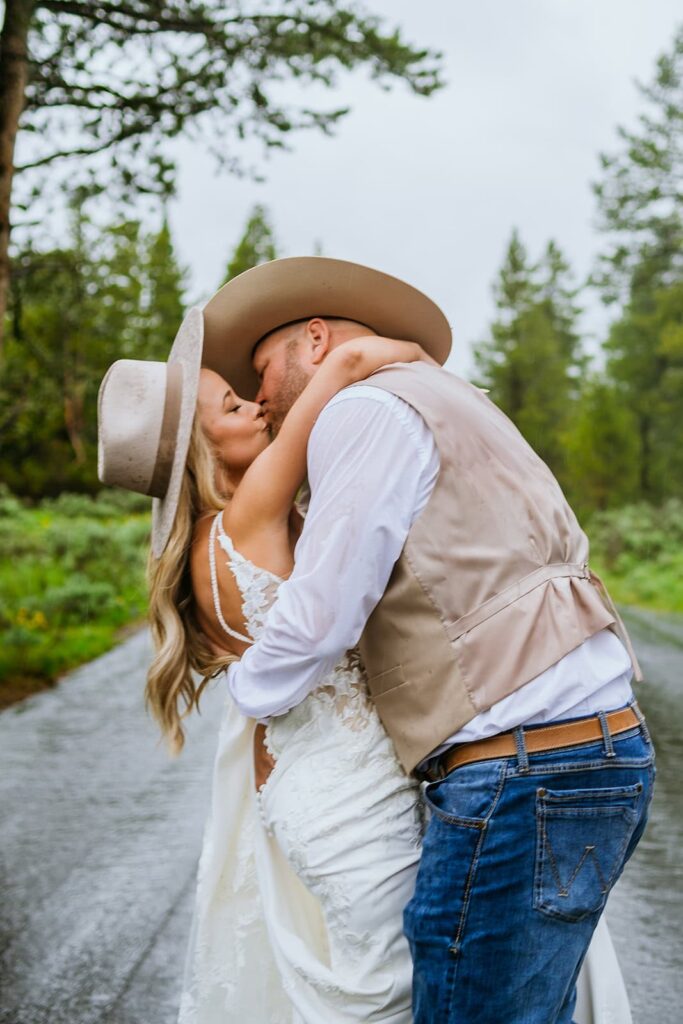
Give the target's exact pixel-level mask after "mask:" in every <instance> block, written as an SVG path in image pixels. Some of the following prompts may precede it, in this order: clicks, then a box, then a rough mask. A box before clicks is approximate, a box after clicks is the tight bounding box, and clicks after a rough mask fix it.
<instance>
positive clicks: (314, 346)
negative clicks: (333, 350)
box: [306, 317, 330, 366]
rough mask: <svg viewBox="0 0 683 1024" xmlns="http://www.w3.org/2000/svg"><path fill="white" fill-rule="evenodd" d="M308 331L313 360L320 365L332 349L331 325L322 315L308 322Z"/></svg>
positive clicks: (316, 364)
mask: <svg viewBox="0 0 683 1024" xmlns="http://www.w3.org/2000/svg"><path fill="white" fill-rule="evenodd" d="M306 333H307V335H308V341H309V344H310V346H311V362H312V363H313V364H314V365H315V366H318V365H319V364H320V363H322V361H323V359H324V358H325V356H326V355H327V353H328V352H329V351H330V328H329V325H328V324H327V323H326V322H325V321H324V320H321V319H320V317H315V319H313V320H309V321H308V323H307V324H306Z"/></svg>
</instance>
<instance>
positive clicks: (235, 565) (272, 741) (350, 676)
mask: <svg viewBox="0 0 683 1024" xmlns="http://www.w3.org/2000/svg"><path fill="white" fill-rule="evenodd" d="M215 542H217V543H218V544H219V545H220V548H221V549H222V551H223V552H224V553H225V555H226V556H227V564H228V566H229V567H230V570H231V571H232V574H233V576H234V577H235V582H236V583H237V586H238V588H239V590H240V594H241V595H242V612H243V615H244V621H245V623H246V627H247V630H248V632H249V636H242V635H241V634H239V633H236V632H235V631H234V630H232V629H231V628H230V627H229V626H228V625H227V623H225V622H224V621H222V614H221V612H220V603H219V602H218V591H217V587H214V602H215V604H216V614H217V615H218V618H219V621H221V624H222V625H223V628H224V629H225V630H226V631H227V632H228V633H229V634H230V635H231V636H236V637H237V639H240V640H243V641H245V642H247V643H248V642H250V641H254V640H258V639H259V637H260V636H261V634H262V633H263V630H264V627H265V623H266V618H267V615H268V612H269V610H270V608H271V606H272V605H273V604H274V602H275V599H276V597H277V591H278V588H279V586H280V585H281V584H282V583H283V582H284V581H283V579H282V578H281V577H280V576H276V575H275V574H274V573H272V572H270V571H269V570H268V569H263V568H261V567H260V566H257V565H254V563H253V562H251V561H250V560H249V559H248V558H245V557H244V555H242V554H240V552H239V551H237V550H236V548H235V545H234V544H233V542H232V539H231V538H230V537H229V536H228V534H227V533H226V532H225V530H224V528H223V521H222V515H220V514H219V515H217V516H216V518H215V519H214V523H213V526H212V528H211V541H210V549H209V550H210V552H211V556H212V558H213V557H214V556H215V552H214V547H215ZM212 581H215V567H214V566H212ZM321 716H322V717H324V718H328V719H329V717H330V716H332V717H333V718H334V719H335V724H337V725H342V726H343V727H345V728H350V729H353V730H354V731H357V730H359V729H363V728H365V727H366V726H367V724H368V722H369V721H370V720H372V721H373V722H376V723H377V725H378V724H379V723H378V721H377V714H376V711H375V710H374V705H372V703H371V701H370V698H369V696H368V692H367V686H366V678H365V674H364V671H363V668H362V664H361V661H360V656H359V653H358V651H357V650H356V649H354V650H352V651H348V652H347V653H346V654H345V655H344V656H343V658H342V659H341V660H340V662H339V663H338V664H337V665H336V666H335V668H334V669H333V670H332V672H330V673H329V675H328V676H326V677H325V679H324V680H323V682H322V683H321V685H320V686H319V687H318V688H317V689H316V690H314V691H313V693H311V694H309V696H308V697H307V698H305V700H303V701H302V702H301V704H299V705H297V707H295V708H292V710H291V711H289V712H288V713H287V714H285V715H278V716H277V717H275V718H272V719H271V720H270V722H269V724H268V727H267V730H266V744H267V746H268V748H269V750H270V752H271V754H272V755H273V756H274V757H278V756H279V755H280V754H281V752H282V749H283V747H284V745H285V744H286V743H287V742H290V741H291V739H292V737H293V734H294V733H295V732H298V731H299V730H300V729H302V728H304V727H309V726H312V725H313V723H315V725H316V727H317V728H319V729H323V728H328V727H329V723H328V726H323V724H322V721H321Z"/></svg>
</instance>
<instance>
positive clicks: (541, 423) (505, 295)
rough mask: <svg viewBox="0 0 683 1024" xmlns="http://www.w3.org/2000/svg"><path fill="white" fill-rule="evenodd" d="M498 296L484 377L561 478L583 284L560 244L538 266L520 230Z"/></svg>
mask: <svg viewBox="0 0 683 1024" xmlns="http://www.w3.org/2000/svg"><path fill="white" fill-rule="evenodd" d="M494 296H495V300H496V308H497V318H496V320H495V322H494V323H493V324H492V325H491V332H490V337H489V339H488V340H486V341H485V342H483V343H481V344H480V345H478V346H476V348H475V350H474V357H475V364H476V367H477V370H478V381H479V383H480V384H481V385H482V386H484V387H487V388H489V389H490V392H491V398H492V399H493V400H494V401H495V402H496V403H497V404H498V405H499V406H500V408H501V409H502V410H503V412H505V413H506V414H507V415H508V416H509V417H510V418H511V419H512V420H513V422H514V423H515V424H516V425H517V426H518V427H519V429H520V430H521V432H522V434H523V435H524V436H525V438H526V439H527V441H529V443H530V444H531V446H532V447H533V448H534V449H535V450H536V451H537V452H538V454H539V455H540V456H541V458H542V459H544V461H545V462H547V463H548V465H549V466H550V467H551V469H552V470H553V472H554V473H555V474H556V475H557V476H558V478H559V479H560V480H561V481H562V480H563V479H564V477H565V451H564V447H563V443H562V437H563V433H564V430H565V428H566V424H567V421H568V418H569V416H570V413H571V407H572V402H573V401H574V400H575V398H576V393H577V379H578V377H579V374H580V372H581V370H582V368H583V365H584V359H583V357H582V354H581V348H580V339H579V335H578V331H577V326H576V324H577V318H578V316H579V312H580V311H579V309H578V308H577V307H576V305H575V301H574V300H575V296H576V290H575V289H574V288H573V287H572V286H571V283H570V269H569V266H568V264H567V262H566V261H565V259H564V257H563V256H562V253H561V252H560V250H559V248H558V247H557V245H556V244H555V243H554V242H550V243H549V245H548V247H547V249H546V251H545V253H544V255H543V257H542V259H541V260H540V262H539V263H538V264H535V265H534V264H532V263H530V261H529V257H528V254H527V251H526V249H525V247H524V245H523V243H522V242H521V240H520V238H519V236H518V234H517V232H516V231H515V232H513V235H512V238H511V240H510V243H509V245H508V249H507V252H506V255H505V259H504V262H503V265H502V267H501V270H500V274H499V278H498V280H497V282H496V284H495V285H494Z"/></svg>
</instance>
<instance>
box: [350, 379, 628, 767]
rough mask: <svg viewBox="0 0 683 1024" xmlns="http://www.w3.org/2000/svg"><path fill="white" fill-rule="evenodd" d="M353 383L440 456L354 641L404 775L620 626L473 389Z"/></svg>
mask: <svg viewBox="0 0 683 1024" xmlns="http://www.w3.org/2000/svg"><path fill="white" fill-rule="evenodd" d="M363 383H364V384H365V385H368V384H371V385H373V386H375V387H379V388H383V389H384V390H385V391H390V392H392V393H393V394H395V395H397V396H398V397H399V398H402V399H403V400H404V401H405V402H407V403H408V404H409V405H411V406H413V408H414V409H416V410H417V412H418V413H419V414H420V415H421V416H422V418H423V419H424V420H425V422H426V423H427V425H428V426H429V428H430V429H431V431H432V433H433V435H434V438H435V441H436V445H437V448H438V451H439V456H440V460H441V471H440V473H439V477H438V480H437V483H436V486H435V488H434V491H433V493H432V495H431V497H430V500H429V502H428V503H427V506H426V508H425V509H424V511H423V512H422V513H421V514H420V515H419V516H418V518H417V520H416V521H415V523H414V524H413V526H412V528H411V530H410V532H409V534H408V539H407V541H406V544H405V547H404V549H403V551H402V553H401V556H400V558H399V560H398V561H397V563H396V565H395V566H394V569H393V572H392V574H391V578H390V580H389V585H388V587H387V589H386V592H385V594H384V596H383V597H382V599H381V600H380V602H379V604H378V605H377V607H376V608H375V610H374V611H373V613H372V615H371V616H370V618H369V620H368V623H367V626H366V628H365V631H364V633H363V636H362V638H361V644H360V647H361V654H362V656H363V660H364V662H365V666H366V668H367V672H368V676H369V685H370V692H371V694H372V697H373V699H374V701H375V703H376V705H377V709H378V712H379V714H380V717H381V719H382V721H383V723H384V725H385V727H386V729H387V731H388V733H389V735H390V736H391V738H392V740H393V742H394V745H395V747H396V750H397V752H398V755H399V757H400V759H401V761H402V762H403V765H404V767H405V768H406V770H407V771H409V772H410V771H412V770H413V768H414V767H415V765H416V764H418V763H419V762H420V761H421V760H422V759H423V758H424V757H426V756H427V754H429V753H430V752H431V751H432V750H434V749H435V747H437V746H438V745H439V744H440V743H442V742H443V740H444V739H446V738H447V737H448V736H451V735H452V734H453V733H455V732H456V731H457V730H458V729H460V728H461V727H462V726H463V725H465V723H466V722H469V721H470V719H472V718H474V716H475V715H477V714H479V712H481V711H486V710H487V709H488V708H490V707H491V705H492V704H495V703H496V701H499V700H501V698H503V697H506V696H507V695H508V694H510V693H513V692H514V691H515V690H517V689H519V688H520V687H521V686H524V684H525V683H528V682H529V681H530V680H531V679H533V678H534V677H535V676H538V675H539V674H540V673H541V672H544V671H545V669H547V668H549V667H550V666H551V665H553V664H555V662H556V661H559V660H560V658H562V657H564V655H565V654H568V653H569V651H571V650H573V649H574V648H575V647H578V646H579V644H581V643H583V641H584V640H586V639H587V638H588V637H590V636H592V635H593V634H594V633H597V632H598V631H599V630H601V629H603V628H605V627H607V626H609V627H612V628H613V629H614V631H615V632H616V631H617V630H618V629H621V628H622V627H621V622H620V620H619V622H618V626H617V620H618V615H617V616H616V618H615V614H613V613H612V611H613V610H614V609H613V605H611V602H609V598H607V601H608V602H609V604H610V607H611V609H612V610H610V608H609V607H608V605H607V603H606V601H605V600H603V598H602V596H601V592H600V590H599V589H598V586H597V584H596V583H595V582H594V580H593V578H592V577H591V574H590V571H589V569H588V539H587V537H586V535H585V533H584V532H583V530H581V528H580V527H579V524H578V522H577V521H576V517H575V515H574V513H573V512H572V510H571V508H570V507H569V505H568V504H567V501H566V500H565V497H564V495H563V494H562V491H561V490H560V487H559V485H558V483H557V481H556V480H555V477H554V476H553V475H552V473H551V472H550V470H549V469H548V467H547V466H546V465H545V463H544V462H542V460H541V459H540V458H539V457H538V455H536V453H535V452H534V451H533V449H532V448H530V446H529V445H528V444H527V443H526V441H525V440H524V438H523V437H522V435H521V434H520V433H519V431H518V430H517V428H516V427H515V426H514V425H513V423H512V422H511V421H510V420H509V419H508V418H507V416H505V415H504V414H503V413H502V412H501V411H500V409H498V408H497V407H496V406H495V405H494V404H493V402H491V401H490V400H489V399H488V398H487V397H486V395H485V394H484V393H483V392H481V391H480V390H479V389H478V388H476V387H473V386H472V385H471V384H468V383H467V382H466V381H463V380H461V379H460V378H458V377H455V376H454V375H453V374H450V373H447V372H446V371H444V370H441V369H438V368H436V367H432V366H429V365H427V364H425V363H412V364H401V365H395V366H392V367H390V368H388V369H386V370H381V371H379V372H378V373H376V374H373V376H372V377H370V378H369V379H368V380H367V381H364V382H363ZM629 649H630V648H629Z"/></svg>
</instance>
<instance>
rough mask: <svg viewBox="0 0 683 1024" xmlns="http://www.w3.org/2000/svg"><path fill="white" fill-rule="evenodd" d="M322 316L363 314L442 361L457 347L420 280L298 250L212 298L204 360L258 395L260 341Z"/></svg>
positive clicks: (359, 317) (246, 393) (375, 326)
mask: <svg viewBox="0 0 683 1024" xmlns="http://www.w3.org/2000/svg"><path fill="white" fill-rule="evenodd" d="M315 316H319V317H323V318H324V317H329V318H333V317H339V318H341V319H345V320H356V321H358V322H359V323H361V324H364V325H365V326H366V327H370V328H372V330H374V331H375V332H376V333H377V334H381V335H385V336H386V337H389V338H398V339H400V340H402V341H417V342H419V343H420V344H421V345H422V347H423V348H424V349H425V350H426V351H427V352H428V353H429V355H431V356H432V357H433V358H434V359H436V360H437V362H439V363H441V364H443V363H444V362H445V361H446V358H447V356H448V353H449V352H450V349H451V342H452V335H451V328H450V326H449V324H448V321H447V320H446V317H445V316H444V314H443V313H442V311H441V310H440V309H439V307H438V306H437V305H436V303H435V302H433V301H432V300H431V299H430V298H428V297H427V296H426V295H424V294H423V293H422V292H420V291H418V290H417V288H413V287H412V285H409V284H406V283H405V281H400V280H399V279H398V278H396V277H391V276H390V275H389V274H384V273H382V272H381V271H379V270H373V269H372V268H371V267H364V266H362V265H361V264H359V263H349V262H347V261H346V260H333V259H328V258H327V257H325V256H293V257H288V258H287V259H280V260H273V261H271V262H270V263H262V264H260V266H257V267H254V268H253V269H252V270H246V271H245V272H244V273H243V274H240V275H239V276H238V277H235V278H233V280H232V281H229V282H228V283H227V284H225V285H223V287H222V288H221V289H220V290H219V291H217V292H216V294H215V295H214V296H213V297H212V298H211V299H210V300H209V302H208V303H207V304H206V306H205V307H204V355H203V365H204V366H206V367H208V368H209V369H211V370H215V372H216V373H219V374H220V375H221V377H223V378H224V379H225V380H226V381H227V382H228V383H229V384H230V386H231V387H232V388H233V389H234V390H235V391H236V392H237V394H238V395H239V396H240V397H241V398H245V399H248V400H253V398H254V396H255V395H256V393H257V391H258V387H259V381H258V377H257V376H256V373H255V372H254V368H253V366H252V363H251V357H252V353H253V351H254V348H255V347H256V345H257V343H258V342H259V341H261V339H262V338H264V337H265V335H267V334H270V333H271V331H274V330H276V329H277V328H278V327H282V326H284V325H285V324H289V323H292V322H293V321H295V320H304V319H308V318H312V317H315Z"/></svg>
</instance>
